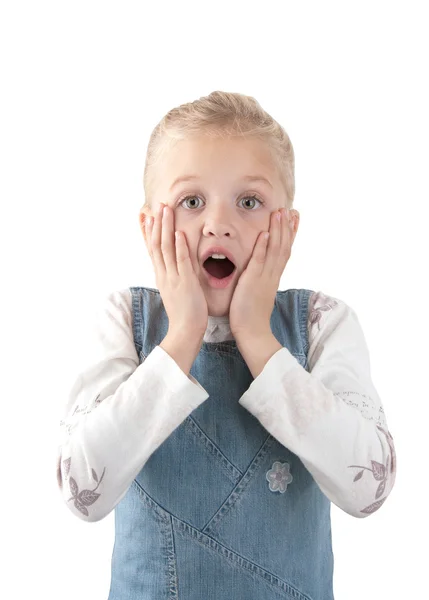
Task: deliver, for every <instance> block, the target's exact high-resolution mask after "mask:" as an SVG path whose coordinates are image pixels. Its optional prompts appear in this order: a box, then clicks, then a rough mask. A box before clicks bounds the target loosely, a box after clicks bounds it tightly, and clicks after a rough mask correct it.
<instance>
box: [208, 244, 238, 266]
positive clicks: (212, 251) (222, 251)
mask: <svg viewBox="0 0 429 600" xmlns="http://www.w3.org/2000/svg"><path fill="white" fill-rule="evenodd" d="M212 254H224V255H225V256H226V257H227V258H229V260H230V261H231V262H232V263H233V265H234V266H235V268H237V261H236V260H235V258H234V256H233V255H232V253H231V252H230V251H229V250H228V249H227V248H224V247H223V246H211V247H210V248H207V250H205V252H203V254H202V256H201V258H200V260H201V266H202V265H203V264H204V263H205V261H206V260H207V259H208V257H209V256H211V255H212ZM233 272H234V271H233Z"/></svg>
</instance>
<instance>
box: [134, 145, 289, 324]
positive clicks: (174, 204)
mask: <svg viewBox="0 0 429 600" xmlns="http://www.w3.org/2000/svg"><path fill="white" fill-rule="evenodd" d="M185 175H198V177H199V179H198V180H190V181H184V182H180V183H178V184H177V185H176V186H174V187H173V189H172V190H170V187H171V186H172V184H173V182H174V181H175V180H176V179H177V178H178V177H182V176H185ZM247 175H252V176H255V175H260V176H263V177H265V178H266V179H268V181H269V182H270V184H271V185H269V184H267V183H264V182H261V181H254V182H247V181H243V177H244V176H247ZM155 190H156V191H155V195H154V197H153V206H152V211H149V210H148V208H147V207H142V209H141V210H140V215H139V218H140V226H141V230H142V233H143V237H144V240H145V243H146V247H147V246H148V244H147V239H146V228H145V219H146V217H147V216H155V215H156V210H157V208H158V207H159V205H160V203H162V204H164V205H168V206H169V207H170V208H171V209H172V210H173V214H174V231H183V232H184V233H185V236H186V241H187V244H188V248H189V253H190V257H191V262H192V266H193V268H194V271H195V273H196V275H197V276H198V278H199V281H200V284H201V287H202V289H203V291H204V294H205V297H206V300H207V305H208V311H209V315H211V316H228V314H229V307H230V304H231V299H232V296H233V293H234V290H235V287H236V286H237V282H238V279H239V277H240V275H241V273H243V271H244V269H245V268H246V267H247V265H248V263H249V261H250V258H251V256H252V253H253V250H254V247H255V243H256V241H257V238H258V236H259V234H260V233H261V231H270V223H271V221H272V217H271V215H273V213H274V212H276V211H277V210H279V209H280V208H283V207H286V206H287V199H286V192H285V190H284V187H283V184H282V182H281V179H280V176H279V173H278V170H277V166H276V165H275V164H274V163H273V160H272V158H271V155H270V153H269V150H268V147H267V146H266V144H265V143H264V142H261V141H259V140H243V139H239V138H233V139H226V140H225V139H224V140H222V139H209V138H204V137H201V138H192V139H187V140H183V141H180V142H178V143H177V144H176V145H175V146H174V147H173V148H172V149H171V150H169V151H168V152H167V153H166V154H165V155H164V157H163V162H162V172H161V173H160V175H159V176H158V178H157V185H156V186H155ZM253 194H255V195H256V196H257V198H259V199H260V200H262V201H263V202H264V203H265V204H262V203H260V202H258V201H257V200H253V199H251V198H248V197H249V196H252V195H253ZM188 195H192V198H188V199H187V200H186V201H183V200H184V198H185V196H188ZM195 196H196V197H195ZM291 217H292V219H293V223H292V231H291V246H292V244H293V242H294V239H295V236H296V233H297V230H298V226H299V218H300V215H299V212H298V211H297V210H295V209H292V210H291ZM217 244H219V245H222V246H224V247H225V248H228V249H229V250H230V251H231V252H232V254H233V256H234V257H235V264H236V266H237V272H236V274H235V278H234V280H233V282H232V283H231V284H230V286H229V287H228V288H226V289H223V290H217V289H213V288H211V287H210V286H209V285H208V283H207V282H206V279H205V275H204V269H203V266H202V265H201V264H200V262H199V256H200V255H201V254H202V252H204V251H205V250H206V249H207V248H208V247H209V246H212V245H217Z"/></svg>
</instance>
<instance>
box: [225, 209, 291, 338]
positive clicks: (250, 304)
mask: <svg viewBox="0 0 429 600" xmlns="http://www.w3.org/2000/svg"><path fill="white" fill-rule="evenodd" d="M281 210H282V211H285V212H284V213H283V214H281V218H280V221H279V220H278V219H277V215H278V214H279V211H277V210H276V211H274V212H273V213H272V214H271V225H270V231H269V233H270V236H269V238H268V240H265V239H264V234H265V232H264V231H262V232H261V233H260V234H259V236H258V238H257V239H256V243H255V246H254V248H253V254H252V256H251V257H250V261H249V263H248V265H247V267H246V269H245V270H244V271H243V273H242V274H241V275H240V278H239V280H238V283H237V286H236V288H235V290H234V294H233V296H232V300H231V305H230V308H229V326H230V328H231V332H232V334H233V336H234V337H235V338H237V337H238V336H243V335H247V336H254V335H260V334H265V333H271V326H270V320H271V314H272V312H273V307H274V300H275V297H276V294H277V291H278V288H279V283H280V277H281V276H282V273H283V271H284V269H285V267H286V264H287V262H288V260H289V258H290V255H291V249H292V243H293V239H294V235H293V217H292V216H291V215H290V211H289V210H288V209H281Z"/></svg>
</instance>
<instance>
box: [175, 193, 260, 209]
mask: <svg viewBox="0 0 429 600" xmlns="http://www.w3.org/2000/svg"><path fill="white" fill-rule="evenodd" d="M194 198H197V199H198V200H200V197H199V196H194V195H189V196H186V197H185V198H183V199H182V200H180V201H179V204H180V205H182V204H184V203H185V202H186V201H187V200H190V199H194ZM242 200H256V202H259V204H262V205H263V204H265V202H264V201H263V200H261V199H260V198H258V197H257V196H256V194H252V195H250V196H244V197H243V198H241V199H240V200H239V202H241V201H242ZM197 208H199V206H197ZM187 210H191V209H190V208H187ZM252 210H253V209H252Z"/></svg>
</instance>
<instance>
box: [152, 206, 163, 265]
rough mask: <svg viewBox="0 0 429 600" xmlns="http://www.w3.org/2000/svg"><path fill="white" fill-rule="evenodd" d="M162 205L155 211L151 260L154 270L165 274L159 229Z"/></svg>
mask: <svg viewBox="0 0 429 600" xmlns="http://www.w3.org/2000/svg"><path fill="white" fill-rule="evenodd" d="M163 208H164V205H163V204H162V202H161V203H160V205H159V207H158V210H157V211H156V215H155V221H154V224H153V228H152V229H153V230H152V240H151V244H152V259H153V263H154V266H155V270H156V271H157V272H158V273H159V274H161V273H164V272H165V264H164V257H163V255H162V249H161V227H162V209H163Z"/></svg>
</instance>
